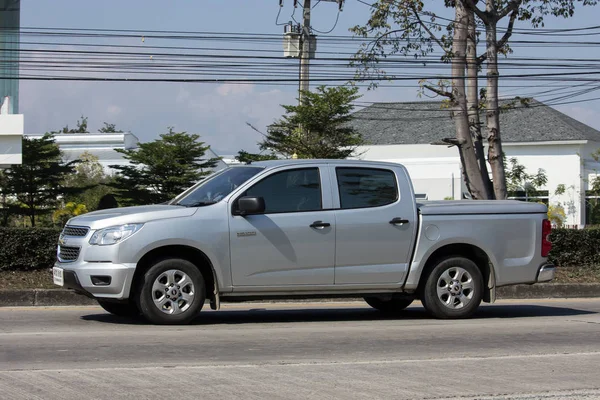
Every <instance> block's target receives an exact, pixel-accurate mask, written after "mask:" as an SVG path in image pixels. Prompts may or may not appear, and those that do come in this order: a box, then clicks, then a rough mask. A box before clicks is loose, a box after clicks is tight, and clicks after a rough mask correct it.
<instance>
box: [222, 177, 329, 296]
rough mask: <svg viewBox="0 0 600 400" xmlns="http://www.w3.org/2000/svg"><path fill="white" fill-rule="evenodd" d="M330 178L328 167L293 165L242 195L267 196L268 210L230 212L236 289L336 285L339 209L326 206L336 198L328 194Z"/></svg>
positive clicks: (266, 204) (233, 279) (233, 275)
mask: <svg viewBox="0 0 600 400" xmlns="http://www.w3.org/2000/svg"><path fill="white" fill-rule="evenodd" d="M328 182H329V176H328V174H327V169H320V168H318V167H305V168H298V167H296V168H291V169H289V168H288V169H283V170H280V171H276V172H273V173H272V174H271V175H268V176H266V177H265V178H263V179H262V180H260V181H259V182H257V183H256V184H254V185H253V186H251V187H250V188H249V189H247V190H246V191H245V192H244V193H243V194H242V195H241V196H256V197H262V198H264V200H265V207H266V210H265V213H264V214H261V215H248V216H244V217H242V216H237V215H230V224H229V229H230V243H231V271H232V281H233V285H234V287H235V289H234V290H238V289H239V288H240V287H247V288H248V287H265V286H268V287H274V286H303V285H332V284H333V279H334V277H333V275H334V270H333V268H334V257H335V226H334V222H335V221H334V211H331V210H324V203H325V202H331V199H330V197H328V196H327V195H325V194H326V193H330V191H329V184H328ZM241 196H238V197H237V198H239V197H241ZM234 201H235V200H234ZM327 208H331V207H327Z"/></svg>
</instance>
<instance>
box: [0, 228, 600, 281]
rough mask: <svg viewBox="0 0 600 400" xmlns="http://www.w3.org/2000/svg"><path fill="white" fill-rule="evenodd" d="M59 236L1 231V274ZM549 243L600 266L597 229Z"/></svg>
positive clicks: (31, 264)
mask: <svg viewBox="0 0 600 400" xmlns="http://www.w3.org/2000/svg"><path fill="white" fill-rule="evenodd" d="M59 234H60V231H59V230H56V229H51V228H0V244H1V246H0V271H30V270H34V269H44V268H50V267H51V266H52V265H53V264H54V261H55V260H56V245H57V244H58V236H59ZM550 240H551V241H552V251H551V252H550V256H549V258H550V260H551V261H552V262H554V263H556V265H559V266H564V267H566V266H581V267H584V266H589V265H600V229H582V230H576V229H554V230H553V232H552V235H551V236H550Z"/></svg>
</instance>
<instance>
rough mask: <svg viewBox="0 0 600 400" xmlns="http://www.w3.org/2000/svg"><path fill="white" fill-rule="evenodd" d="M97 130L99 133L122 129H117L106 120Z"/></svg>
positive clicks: (118, 131)
mask: <svg viewBox="0 0 600 400" xmlns="http://www.w3.org/2000/svg"><path fill="white" fill-rule="evenodd" d="M98 132H100V133H122V132H123V131H122V130H120V129H119V130H117V127H116V126H115V124H109V123H107V122H105V123H104V126H103V127H102V128H100V129H98Z"/></svg>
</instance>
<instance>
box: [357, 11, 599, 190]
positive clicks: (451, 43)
mask: <svg viewBox="0 0 600 400" xmlns="http://www.w3.org/2000/svg"><path fill="white" fill-rule="evenodd" d="M478 2H479V1H478V0H444V1H443V2H442V1H439V2H438V3H437V4H443V5H445V6H446V7H453V8H454V10H455V18H454V20H453V21H450V22H449V23H448V24H447V25H446V26H445V27H444V26H443V25H440V24H439V23H438V20H439V19H438V17H437V15H436V14H435V13H433V12H431V11H428V10H426V9H425V2H423V1H422V0H397V1H389V0H378V1H376V2H375V3H374V4H373V5H372V11H371V17H370V18H369V20H368V21H367V23H366V24H365V25H364V26H355V27H354V28H352V29H351V31H353V32H354V33H356V34H358V35H359V36H363V37H367V36H368V35H371V34H373V33H374V34H375V40H373V41H371V42H369V43H365V44H363V46H362V47H361V49H360V50H359V51H358V52H357V53H356V55H355V57H354V61H353V65H355V66H358V70H357V76H356V78H357V79H358V80H379V79H382V78H385V77H387V75H386V73H385V71H384V70H383V69H381V68H380V67H379V63H380V61H381V60H382V59H384V58H386V57H387V55H388V54H401V55H413V56H414V57H416V58H423V57H425V56H427V55H428V54H430V53H432V52H433V50H434V48H435V47H436V46H439V47H440V48H441V49H442V50H443V55H442V57H441V60H442V61H444V62H449V63H450V64H451V71H452V74H451V76H452V91H448V90H447V87H448V84H447V83H446V82H445V81H443V80H442V81H439V82H438V83H437V84H434V85H431V84H425V83H424V82H422V84H423V87H425V88H427V89H429V90H431V91H432V92H434V93H435V94H437V95H441V96H444V97H446V98H447V99H448V102H449V103H450V107H449V108H450V109H451V111H452V117H453V119H454V120H455V122H456V138H455V139H444V141H446V142H447V143H451V144H453V145H456V146H457V148H458V151H459V155H460V157H461V161H462V164H463V177H464V180H465V183H466V185H467V188H468V190H469V192H470V193H471V194H472V196H473V198H476V199H479V198H491V197H496V198H499V199H502V198H505V197H506V177H505V176H504V171H505V168H504V164H503V157H502V143H501V135H500V123H499V113H500V107H499V105H498V77H499V72H498V64H497V56H498V54H505V55H506V54H508V53H509V52H510V48H509V43H508V42H509V39H510V37H511V35H512V31H513V26H514V23H515V21H516V20H517V19H518V20H521V21H530V22H531V24H532V25H533V26H534V27H537V26H542V25H543V21H544V17H545V16H547V15H554V16H562V17H569V16H571V15H573V12H574V8H575V5H576V3H581V4H582V5H594V4H596V3H597V2H596V0H485V1H484V3H485V10H481V9H478V8H477V4H478ZM427 3H428V4H429V5H430V4H432V3H433V2H427ZM475 16H477V18H478V19H476V18H475ZM504 18H508V19H509V21H508V26H507V29H506V32H505V33H504V35H503V36H502V37H501V38H500V39H498V38H497V26H498V23H499V22H500V21H501V20H502V19H504ZM442 20H443V19H442ZM480 22H482V23H483V24H484V26H485V29H486V52H485V54H483V55H481V56H477V54H476V44H477V30H476V25H478V24H479V23H480ZM441 32H444V33H443V34H441V35H440V33H441ZM438 35H439V36H438ZM463 42H466V43H467V46H466V48H465V46H464V44H463ZM463 52H466V54H467V55H466V56H465V54H464V53H463ZM484 62H486V63H487V88H486V90H485V91H484V94H485V102H486V107H485V108H486V126H487V129H486V132H487V141H488V144H489V150H488V160H487V162H489V163H490V167H491V170H492V175H493V189H494V190H493V193H492V190H491V187H490V186H491V185H490V181H489V176H488V173H487V165H486V161H485V158H484V157H485V156H484V154H483V141H482V139H483V138H482V135H481V130H480V125H479V105H478V98H477V96H478V94H477V89H476V88H477V72H478V70H479V68H480V66H481V65H482V64H483V63H484ZM424 64H426V62H425V61H424ZM465 76H466V77H467V81H468V85H467V87H468V90H467V93H466V100H463V94H462V92H463V91H464V88H463V89H460V88H459V89H457V87H460V86H463V85H464V84H465V79H464V77H465ZM374 86H376V85H374ZM465 103H466V109H468V113H469V117H468V119H469V125H468V127H469V129H470V131H471V132H470V134H471V138H472V139H471V140H469V139H467V133H466V132H465V130H466V129H467V127H466V126H465V122H464V116H463V114H464V112H465V111H464V110H465ZM471 143H473V146H471ZM473 151H474V152H475V159H476V160H477V162H478V165H477V166H476V165H475V164H474V163H473V157H472V156H471V154H470V153H471V152H473Z"/></svg>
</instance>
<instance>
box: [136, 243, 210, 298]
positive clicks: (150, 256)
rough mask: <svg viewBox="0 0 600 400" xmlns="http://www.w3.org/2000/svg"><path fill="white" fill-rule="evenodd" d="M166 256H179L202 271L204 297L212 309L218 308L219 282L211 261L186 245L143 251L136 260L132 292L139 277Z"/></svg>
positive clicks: (197, 250) (139, 279)
mask: <svg viewBox="0 0 600 400" xmlns="http://www.w3.org/2000/svg"><path fill="white" fill-rule="evenodd" d="M167 258H181V259H184V260H187V261H189V262H191V263H192V264H194V265H195V266H196V268H198V270H199V271H200V272H201V273H202V277H203V278H204V281H205V285H206V298H207V299H210V305H211V308H213V309H218V308H219V303H220V302H219V294H218V292H219V290H218V288H219V282H218V278H217V274H216V271H215V268H214V265H213V263H212V262H211V260H210V258H209V257H208V255H206V253H204V252H203V251H201V250H199V249H197V248H195V247H192V246H187V245H164V246H160V247H156V248H154V249H152V250H150V251H148V252H147V253H145V254H144V255H143V256H142V257H141V258H140V260H139V261H138V262H137V266H136V268H135V273H134V275H133V281H132V285H131V286H132V292H133V293H137V291H138V290H139V284H140V282H141V280H142V279H141V278H142V277H143V276H144V274H145V273H146V271H148V269H150V267H152V265H154V264H155V263H156V262H157V261H159V260H164V259H167Z"/></svg>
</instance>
